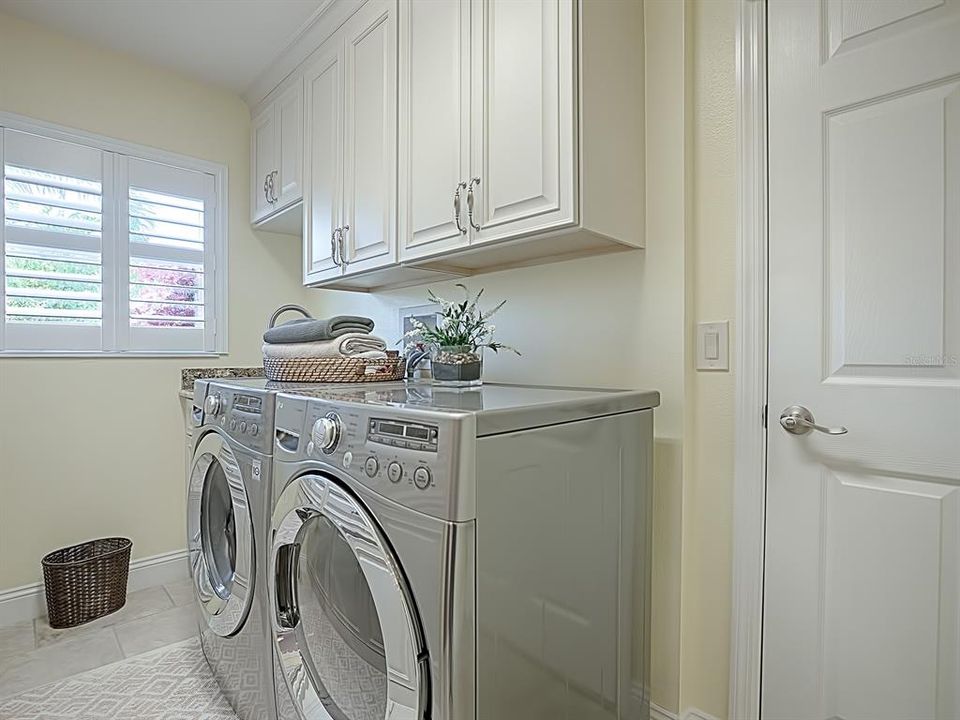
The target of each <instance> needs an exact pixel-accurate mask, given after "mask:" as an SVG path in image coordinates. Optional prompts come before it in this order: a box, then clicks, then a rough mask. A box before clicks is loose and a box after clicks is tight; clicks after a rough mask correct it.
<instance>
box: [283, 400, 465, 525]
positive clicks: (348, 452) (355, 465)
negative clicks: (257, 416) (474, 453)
mask: <svg viewBox="0 0 960 720" xmlns="http://www.w3.org/2000/svg"><path fill="white" fill-rule="evenodd" d="M419 415H420V414H418V416H416V417H409V416H408V417H404V416H402V415H401V414H400V413H396V414H394V413H391V412H390V411H389V410H387V409H385V408H382V407H372V406H365V405H360V404H350V403H333V402H324V401H322V400H320V399H314V398H307V397H301V396H297V395H292V394H291V395H287V394H285V393H283V394H281V395H279V396H278V397H277V415H276V433H275V435H276V437H275V438H274V439H275V449H274V453H275V456H276V457H277V459H278V460H280V461H281V462H293V461H297V460H298V459H299V458H302V459H303V460H306V461H310V460H312V461H314V462H319V463H323V464H325V465H328V466H329V467H330V468H332V469H335V470H336V471H337V472H338V473H340V474H343V475H346V476H348V477H350V478H351V479H352V480H354V481H355V482H357V483H359V484H360V485H363V486H364V487H366V488H368V489H370V490H372V491H373V492H376V493H377V494H379V495H382V496H383V497H386V498H388V499H390V500H393V501H395V502H397V503H399V504H402V505H404V506H406V507H410V508H412V509H415V510H418V511H420V512H423V513H426V514H428V515H432V516H434V517H438V518H442V519H445V520H461V519H471V518H464V517H462V515H463V514H464V513H465V512H466V513H467V514H469V513H470V512H472V507H473V504H474V503H473V498H472V496H471V497H470V498H465V497H464V491H465V489H469V490H468V492H472V473H473V466H472V463H464V464H465V465H466V471H464V468H461V467H460V465H461V462H462V461H464V460H465V456H466V455H469V453H464V452H463V451H462V449H461V435H462V434H463V433H462V429H461V428H460V425H459V423H457V422H456V421H454V420H451V419H449V418H445V417H442V416H439V414H436V413H422V415H423V417H420V416H419ZM465 474H466V475H468V476H469V477H465Z"/></svg>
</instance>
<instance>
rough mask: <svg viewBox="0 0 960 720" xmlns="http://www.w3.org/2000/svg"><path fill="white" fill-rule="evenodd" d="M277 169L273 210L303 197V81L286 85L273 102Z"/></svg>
mask: <svg viewBox="0 0 960 720" xmlns="http://www.w3.org/2000/svg"><path fill="white" fill-rule="evenodd" d="M275 124H276V127H277V151H276V161H275V165H276V166H275V167H274V170H276V171H277V177H276V181H275V187H274V192H275V193H276V195H277V202H276V203H274V207H275V208H276V209H278V210H279V209H280V208H284V207H287V206H289V205H292V204H293V203H295V202H297V201H299V200H300V199H301V198H302V197H303V185H302V184H301V181H302V177H303V81H302V80H299V81H298V82H296V83H294V84H293V85H292V86H291V87H290V88H288V89H287V90H286V91H285V92H284V93H283V94H282V95H281V96H280V97H279V98H278V99H277V101H276V123H275Z"/></svg>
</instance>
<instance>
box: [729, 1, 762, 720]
mask: <svg viewBox="0 0 960 720" xmlns="http://www.w3.org/2000/svg"><path fill="white" fill-rule="evenodd" d="M736 42H737V44H736V78H737V163H738V168H737V169H738V176H737V290H736V293H737V304H736V317H735V322H736V325H735V326H736V328H737V333H736V353H735V359H734V372H735V385H736V389H735V396H734V403H735V407H734V411H735V416H734V417H735V423H736V432H735V442H734V482H733V546H732V555H733V557H732V569H733V578H732V586H731V589H732V598H731V618H730V707H729V717H730V718H737V720H758V719H759V717H760V677H761V649H762V645H763V570H764V568H763V563H764V527H765V524H766V474H767V472H766V470H767V414H768V413H767V352H768V335H767V311H768V307H767V306H768V292H767V288H768V264H767V256H768V224H767V219H768V215H767V200H768V186H767V171H768V168H767V0H738V2H737V39H736Z"/></svg>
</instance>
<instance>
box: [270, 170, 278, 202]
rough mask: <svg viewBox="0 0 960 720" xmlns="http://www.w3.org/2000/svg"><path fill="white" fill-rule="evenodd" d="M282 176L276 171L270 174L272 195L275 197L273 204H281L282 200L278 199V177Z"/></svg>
mask: <svg viewBox="0 0 960 720" xmlns="http://www.w3.org/2000/svg"><path fill="white" fill-rule="evenodd" d="M279 175H280V171H279V170H274V171H273V172H272V173H270V194H271V195H273V202H275V203H276V202H280V198H278V197H277V182H276V181H277V177H278V176H279Z"/></svg>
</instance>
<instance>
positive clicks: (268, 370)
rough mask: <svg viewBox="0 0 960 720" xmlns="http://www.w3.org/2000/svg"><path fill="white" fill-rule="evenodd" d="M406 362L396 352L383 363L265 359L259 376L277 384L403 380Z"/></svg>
mask: <svg viewBox="0 0 960 720" xmlns="http://www.w3.org/2000/svg"><path fill="white" fill-rule="evenodd" d="M405 370H406V362H405V361H404V359H403V358H401V357H399V355H398V353H396V352H393V353H388V356H387V358H386V359H385V360H365V359H362V358H268V357H265V358H264V359H263V374H264V375H266V376H267V379H269V380H277V381H280V382H329V383H367V382H387V381H391V380H403V376H404V371H405Z"/></svg>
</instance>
